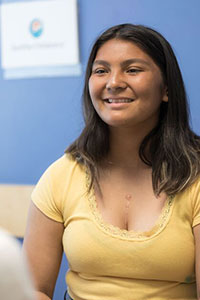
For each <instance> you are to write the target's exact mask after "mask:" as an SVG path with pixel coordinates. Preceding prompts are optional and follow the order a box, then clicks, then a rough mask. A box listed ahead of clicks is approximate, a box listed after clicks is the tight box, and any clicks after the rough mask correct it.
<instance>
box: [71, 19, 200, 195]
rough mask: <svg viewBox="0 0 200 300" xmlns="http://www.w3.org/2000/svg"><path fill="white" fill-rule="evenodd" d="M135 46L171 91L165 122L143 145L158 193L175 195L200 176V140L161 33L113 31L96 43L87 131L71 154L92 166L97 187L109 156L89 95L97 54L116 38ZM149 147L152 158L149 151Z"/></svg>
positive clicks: (129, 27)
mask: <svg viewBox="0 0 200 300" xmlns="http://www.w3.org/2000/svg"><path fill="white" fill-rule="evenodd" d="M114 38H115V39H120V40H125V41H131V42H133V43H134V44H136V45H137V46H138V47H140V49H142V50H143V51H144V52H145V53H147V54H148V55H149V56H150V57H151V58H152V59H153V60H154V62H155V63H156V65H157V66H158V67H159V68H160V70H161V73H162V76H163V80H164V83H165V85H166V86H167V89H168V99H169V100H168V102H162V104H161V107H160V116H159V121H158V124H157V126H156V128H154V129H153V130H152V131H151V132H150V133H149V134H148V135H147V136H146V137H145V138H144V139H143V141H142V143H141V145H140V149H139V156H140V158H141V160H142V161H143V162H145V163H146V164H147V165H149V166H152V181H153V189H154V192H155V193H156V194H159V193H160V192H162V191H164V192H166V193H167V194H168V195H173V194H175V193H177V192H180V191H181V190H183V189H185V188H186V187H188V186H189V185H191V183H193V182H194V181H195V179H196V178H197V176H199V173H200V138H199V137H198V136H197V135H196V134H195V133H194V132H193V131H192V130H191V128H190V125H189V117H188V104H187V97H186V92H185V88H184V83H183V79H182V75H181V72H180V69H179V66H178V63H177V60H176V57H175V55H174V52H173V50H172V48H171V46H170V44H169V43H168V41H166V39H165V38H164V37H163V36H162V35H161V34H160V33H158V32H157V31H155V30H153V29H151V28H148V27H145V26H141V25H133V24H121V25H117V26H114V27H111V28H109V29H108V30H107V31H105V32H104V33H103V34H102V35H101V36H100V37H99V38H98V39H97V40H96V42H95V44H94V46H93V48H92V50H91V53H90V56H89V60H88V65H87V69H86V75H85V86H84V92H83V111H84V119H85V128H84V129H83V131H82V133H81V135H80V136H79V138H78V139H76V140H75V141H74V142H73V143H72V144H71V145H70V146H69V148H68V149H67V150H66V152H68V153H71V155H72V157H73V158H74V159H77V160H79V162H80V163H83V164H84V165H86V167H87V168H88V169H89V171H90V174H91V178H92V181H91V184H92V183H93V182H94V181H97V182H98V169H97V166H98V163H99V162H100V161H101V160H102V159H103V158H105V156H106V155H107V153H108V151H109V130H108V126H107V124H105V123H104V122H103V121H102V120H101V118H100V117H99V116H98V114H97V113H96V111H95V109H94V107H93V105H92V101H91V98H90V94H89V88H88V81H89V78H90V76H91V71H92V65H93V62H94V60H95V57H96V54H97V51H98V50H99V48H100V47H101V46H102V45H103V44H104V43H105V42H107V41H109V40H111V39H114ZM147 145H148V149H149V152H148V156H147V155H146V152H147V151H146V149H147Z"/></svg>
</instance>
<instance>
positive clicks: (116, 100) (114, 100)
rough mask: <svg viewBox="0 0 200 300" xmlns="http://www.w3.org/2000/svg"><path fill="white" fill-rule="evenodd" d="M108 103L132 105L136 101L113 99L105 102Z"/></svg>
mask: <svg viewBox="0 0 200 300" xmlns="http://www.w3.org/2000/svg"><path fill="white" fill-rule="evenodd" d="M104 101H105V102H107V103H130V102H133V101H134V99H131V98H124V99H112V98H108V99H105V100H104Z"/></svg>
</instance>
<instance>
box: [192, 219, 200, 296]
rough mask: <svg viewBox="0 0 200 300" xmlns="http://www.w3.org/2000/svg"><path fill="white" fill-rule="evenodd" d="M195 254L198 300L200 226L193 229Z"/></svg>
mask: <svg viewBox="0 0 200 300" xmlns="http://www.w3.org/2000/svg"><path fill="white" fill-rule="evenodd" d="M193 230H194V237H195V252H196V281H197V297H198V300H200V224H199V225H197V226H195V227H194V229H193Z"/></svg>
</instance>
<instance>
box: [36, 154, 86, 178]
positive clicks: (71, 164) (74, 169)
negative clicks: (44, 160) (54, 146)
mask: <svg viewBox="0 0 200 300" xmlns="http://www.w3.org/2000/svg"><path fill="white" fill-rule="evenodd" d="M84 172H85V171H84V166H83V165H82V164H80V163H79V162H78V161H76V160H74V159H73V158H72V156H71V155H70V154H64V155H63V156H62V157H60V158H59V159H57V160H56V161H55V162H53V163H52V164H51V165H50V166H49V167H48V168H47V170H46V171H45V172H44V174H43V175H42V177H48V178H49V179H50V180H51V181H53V182H54V183H55V184H56V183H57V184H59V183H61V182H64V183H66V181H67V180H69V178H71V176H81V175H82V174H83V173H84Z"/></svg>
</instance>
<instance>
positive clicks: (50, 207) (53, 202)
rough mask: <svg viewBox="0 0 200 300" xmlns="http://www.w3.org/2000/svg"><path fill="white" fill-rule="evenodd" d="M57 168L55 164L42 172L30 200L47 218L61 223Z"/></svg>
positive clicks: (60, 200) (57, 165) (57, 164)
mask: <svg viewBox="0 0 200 300" xmlns="http://www.w3.org/2000/svg"><path fill="white" fill-rule="evenodd" d="M58 168H59V163H58V162H55V163H53V164H52V165H51V166H50V167H49V168H48V169H47V170H46V171H45V172H44V174H43V175H42V176H41V178H40V180H39V181H38V183H37V185H36V187H35V188H34V190H33V192H32V195H31V199H32V201H33V203H34V204H35V205H36V206H37V208H39V210H40V211H42V212H43V213H44V214H45V215H46V216H47V217H49V218H51V219H53V220H55V221H57V222H63V216H62V199H61V196H60V191H59V187H58V186H57V182H58V178H57V177H58V174H57V173H58V172H57V169H58Z"/></svg>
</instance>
